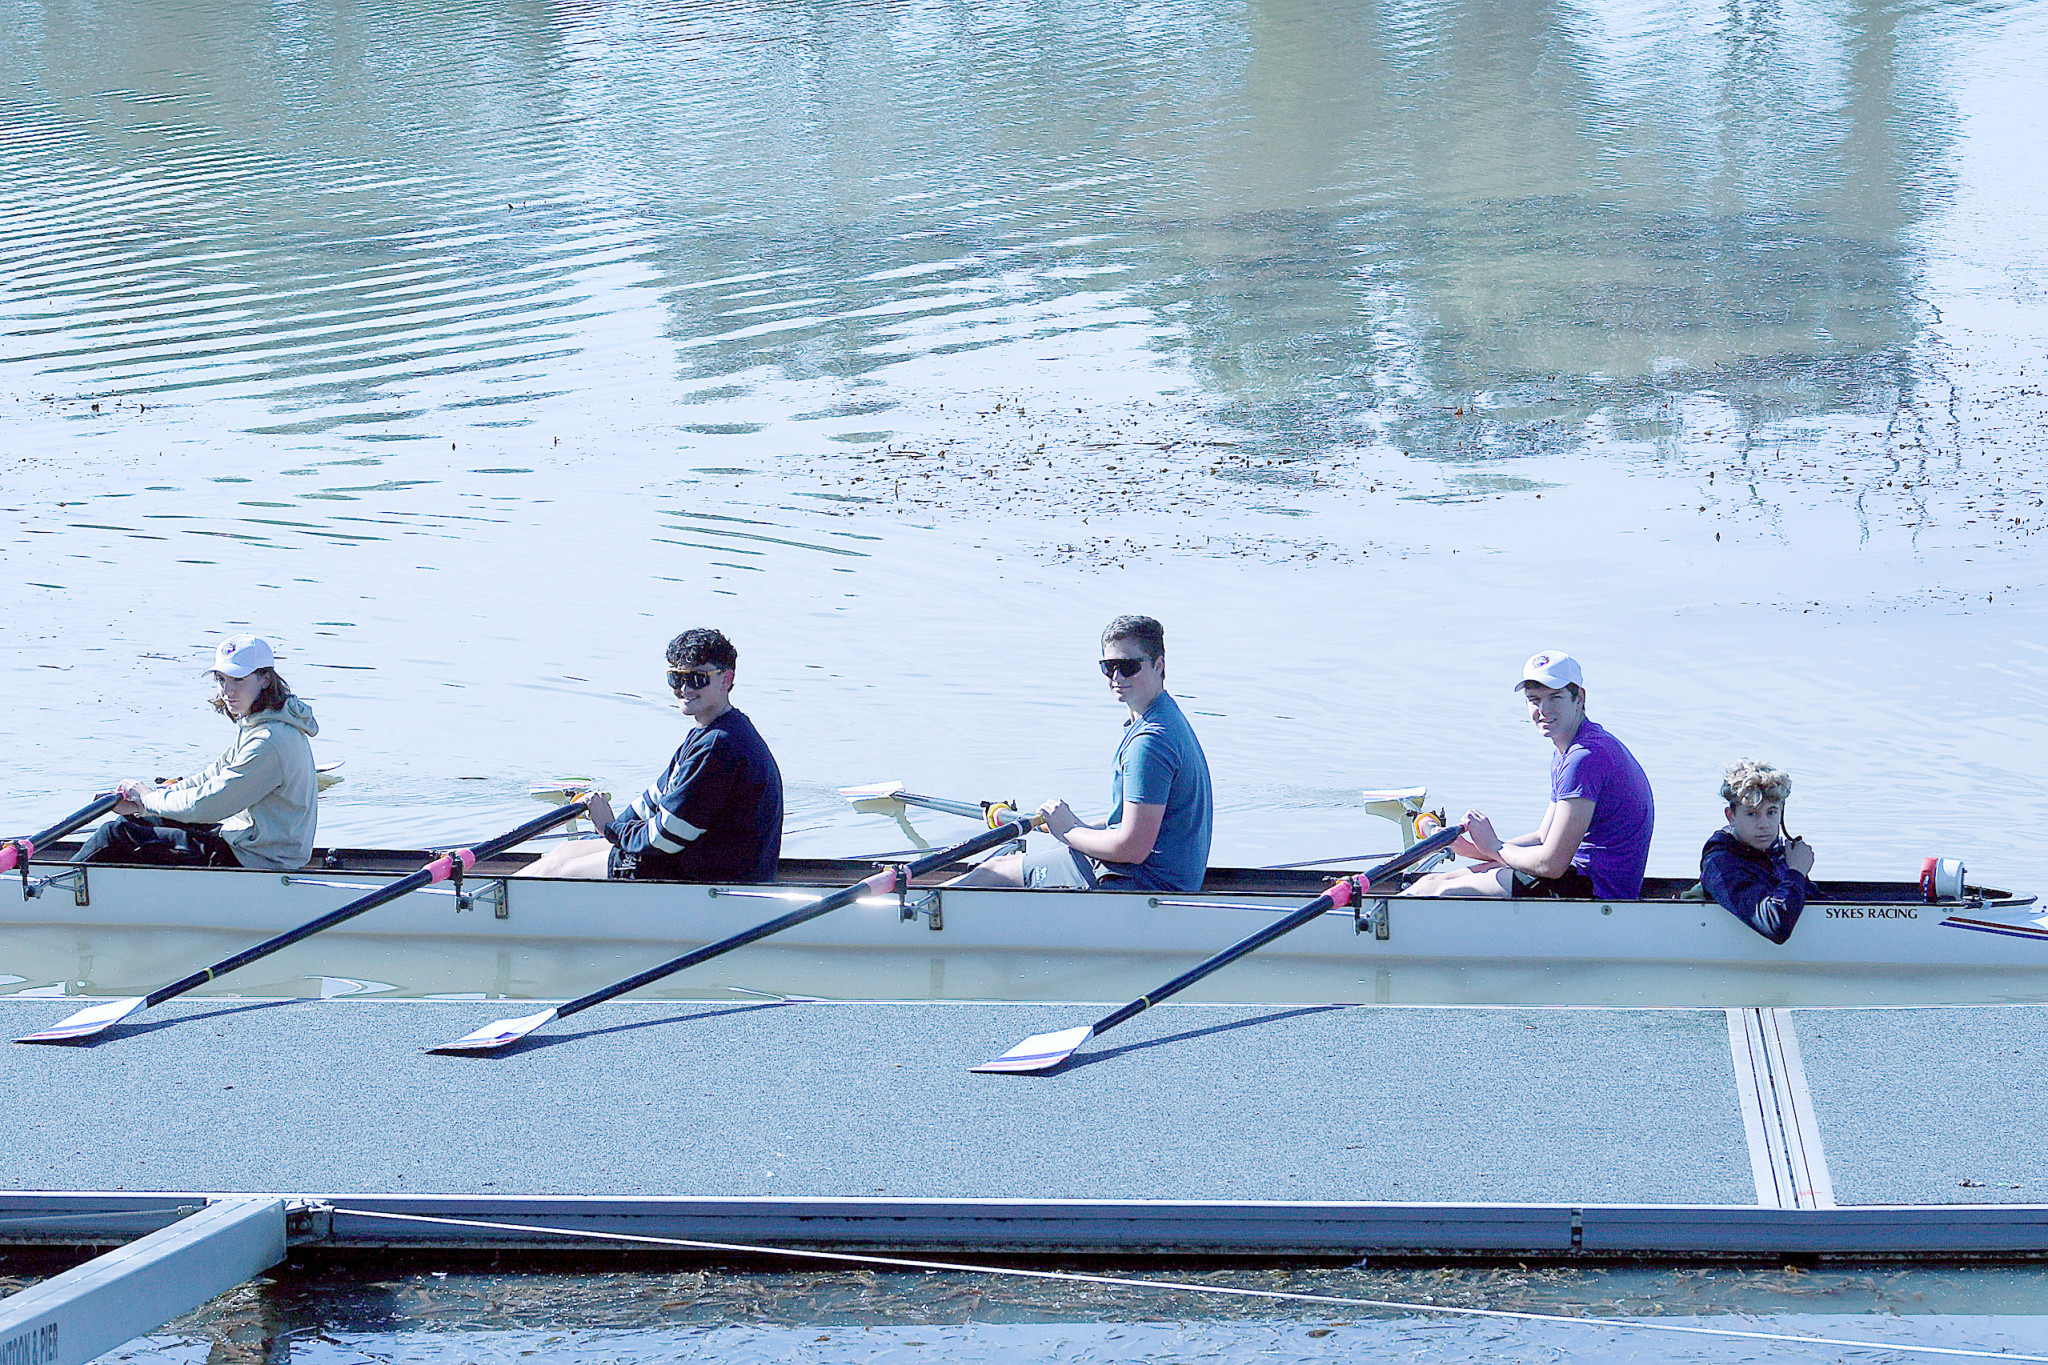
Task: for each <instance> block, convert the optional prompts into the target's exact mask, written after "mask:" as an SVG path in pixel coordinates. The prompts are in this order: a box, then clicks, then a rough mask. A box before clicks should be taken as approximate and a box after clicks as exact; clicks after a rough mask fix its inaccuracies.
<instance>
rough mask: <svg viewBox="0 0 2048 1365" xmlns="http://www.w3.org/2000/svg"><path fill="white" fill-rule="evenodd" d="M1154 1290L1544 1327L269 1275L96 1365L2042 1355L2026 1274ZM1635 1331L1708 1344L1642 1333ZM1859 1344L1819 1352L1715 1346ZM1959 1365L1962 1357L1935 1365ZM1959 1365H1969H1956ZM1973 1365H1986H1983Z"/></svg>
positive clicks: (1205, 1301)
mask: <svg viewBox="0 0 2048 1365" xmlns="http://www.w3.org/2000/svg"><path fill="white" fill-rule="evenodd" d="M1140 1273H1141V1274H1145V1275H1146V1277H1147V1278H1152V1279H1165V1280H1181V1281H1189V1282H1194V1283H1199V1284H1208V1285H1219V1286H1233V1287H1239V1288H1250V1289H1274V1290H1281V1291H1283V1292H1292V1293H1311V1294H1330V1295H1338V1296H1346V1297H1370V1298H1379V1299H1382V1300H1385V1299H1393V1300H1397V1301H1402V1302H1408V1303H1414V1304H1420V1303H1431V1304H1440V1305H1445V1306H1455V1307H1469V1308H1486V1309H1494V1310H1503V1309H1504V1310H1508V1311H1519V1312H1534V1313H1544V1314H1556V1315H1561V1316H1565V1317H1570V1318H1575V1319H1579V1321H1575V1322H1528V1321H1514V1320H1502V1319H1486V1318H1476V1317H1469V1316H1459V1315H1457V1314H1452V1313H1446V1314H1442V1315H1430V1314H1425V1313H1421V1312H1390V1311H1387V1310H1372V1309H1363V1308H1352V1309H1349V1310H1345V1309H1342V1308H1333V1307H1330V1306H1315V1305H1306V1304H1296V1305H1287V1304H1276V1303H1274V1302H1273V1301H1272V1300H1260V1299H1247V1298H1227V1297H1215V1296H1208V1295H1199V1294H1190V1293H1185V1292H1173V1291H1166V1290H1156V1289H1131V1288H1120V1289H1109V1288H1099V1287H1095V1286H1090V1285H1085V1284H1077V1285H1070V1284H1050V1283H1044V1282H1030V1281H1021V1282H1020V1281H1016V1280H1010V1279H1005V1278H1002V1277H996V1276H963V1275H954V1274H927V1275H906V1274H874V1273H869V1272H859V1273H855V1274H848V1275H787V1274H772V1273H757V1274H751V1275H735V1274H720V1273H716V1272H704V1271H685V1272H681V1273H662V1272H655V1273H627V1274H619V1273H603V1272H599V1273H592V1274H586V1275H582V1276H575V1277H564V1276H560V1275H549V1274H475V1273H465V1272H462V1271H459V1270H458V1271H456V1272H454V1273H449V1272H445V1271H444V1272H430V1271H420V1270H414V1271H411V1272H410V1273H407V1272H399V1273H394V1274H391V1275H388V1276H385V1277H382V1278H379V1279H376V1280H371V1281H365V1280H364V1279H362V1278H360V1277H342V1276H339V1275H335V1274H333V1273H331V1272H330V1273H325V1274H321V1273H314V1274H310V1275H309V1274H305V1273H303V1272H301V1273H296V1274H291V1275H283V1276H280V1277H278V1279H276V1280H274V1281H265V1282H263V1283H262V1284H260V1285H258V1286H256V1287H253V1288H250V1289H245V1290H243V1291H240V1292H239V1293H237V1294H235V1295H233V1296H230V1297H228V1298H225V1299H222V1300H220V1301H217V1302H216V1303H215V1304H214V1305H212V1306H210V1307H209V1308H207V1309H205V1310H202V1311H201V1312H199V1313H196V1314H193V1315H191V1316H189V1317H187V1318H185V1319H183V1320H181V1321H180V1322H178V1323H176V1324H173V1325H172V1327H171V1328H170V1329H169V1330H167V1331H166V1332H164V1333H161V1334H158V1335H156V1336H153V1337H150V1338H146V1339H144V1340H141V1341H137V1342H135V1343H132V1344H131V1345H129V1346H128V1347H127V1348H125V1349H123V1350H119V1351H116V1352H114V1353H112V1354H111V1355H109V1356H107V1357H106V1359H107V1360H109V1361H116V1362H122V1363H123V1365H183V1363H184V1362H191V1363H192V1365H199V1362H202V1361H207V1360H216V1361H217V1360H219V1359H221V1358H223V1356H229V1357H232V1358H235V1359H260V1360H263V1361H266V1362H277V1363H278V1365H282V1362H285V1361H294V1362H303V1363H305V1365H341V1363H342V1362H348V1363H349V1365H356V1363H357V1362H372V1361H390V1362H412V1361H441V1360H447V1359H450V1358H454V1357H459V1358H460V1359H462V1360H467V1361H478V1362H485V1361H489V1362H495V1361H517V1360H526V1359H533V1358H536V1357H538V1358H541V1359H546V1360H552V1361H574V1362H585V1361H588V1362H592V1363H593V1365H595V1363H596V1362H613V1361H626V1360H630V1361H639V1362H649V1363H650V1365H651V1363H652V1362H658V1361H671V1360H722V1361H816V1362H820V1365H836V1363H837V1362H847V1361H873V1360H887V1361H914V1360H949V1361H952V1360H967V1361H988V1362H1011V1361H1017V1362H1024V1361H1043V1360H1086V1361H1111V1360H1116V1361H1154V1360H1156V1361H1161V1362H1169V1361H1186V1360H1191V1359H1202V1360H1216V1361H1226V1362H1229V1361H1267V1362H1271V1361H1322V1360H1360V1359H1374V1360H1377V1359H1396V1358H1398V1359H1402V1360H1417V1361H1439V1360H1440V1361H1460V1360H1474V1359H1484V1360H1489V1361H1515V1362H1539V1361H1578V1360H1600V1361H1607V1360H1613V1361H1633V1360H1651V1361H1717V1362H1718V1361H1823V1360H1825V1361H1900V1362H1904V1361H1912V1360H1928V1359H1936V1360H1938V1359H1943V1358H1944V1357H1942V1356H1940V1355H1924V1354H1918V1353H1915V1352H1913V1351H1911V1350H1903V1349H1897V1348H1899V1347H1910V1346H1916V1345H1917V1346H1922V1347H1934V1348H1937V1349H1941V1348H1946V1349H1947V1350H1951V1351H1969V1350H1976V1351H1981V1352H1984V1353H1986V1354H1987V1355H1988V1354H1992V1353H1996V1352H2019V1353H2028V1354H2036V1355H2038V1354H2039V1353H2041V1351H2042V1350H2043V1348H2044V1347H2048V1326H2044V1319H2043V1318H2042V1317H2041V1316H2039V1315H2038V1313H2036V1312H2034V1311H2032V1309H2033V1308H2034V1307H2036V1306H2037V1305H2038V1302H2039V1294H2040V1289H2041V1286H2040V1283H2039V1279H2040V1277H2039V1276H2038V1275H2037V1274H2034V1273H2033V1272H2031V1271H2027V1270H1988V1271H1987V1270H1977V1271H1945V1270H1938V1269H1937V1270H1922V1271H1913V1272H1901V1271H1897V1270H1894V1269H1889V1268H1885V1269H1878V1270H1875V1271H1867V1270H1849V1271H1837V1270H1823V1271H1817V1272H1804V1271H1799V1270H1791V1269H1786V1270H1779V1269H1776V1268H1772V1269H1767V1270H1742V1269H1730V1268H1721V1267H1716V1268H1707V1269H1680V1270H1662V1271H1657V1270H1631V1269H1622V1270H1615V1269H1590V1270H1589V1269H1563V1268H1555V1267H1538V1268H1533V1269H1532V1268H1530V1267H1526V1266H1524V1267H1511V1268H1506V1269H1466V1268H1462V1267H1450V1268H1442V1269H1429V1270H1414V1271H1402V1270H1392V1271H1370V1272H1368V1271H1360V1270H1318V1269H1286V1270H1231V1271H1220V1272H1201V1273H1195V1274H1188V1273H1185V1272H1175V1271H1168V1272H1164V1273H1156V1272H1154V1273H1147V1272H1140ZM1614 1317H1631V1318H1643V1319H1646V1320H1649V1321H1653V1322H1657V1323H1662V1324H1666V1325H1669V1326H1677V1327H1691V1328H1704V1329H1707V1332H1706V1333H1701V1334H1682V1333H1668V1332H1657V1331H1650V1332H1644V1331H1634V1330H1630V1329H1627V1328H1622V1327H1616V1326H1614V1325H1612V1324H1611V1323H1603V1322H1600V1321H1598V1319H1601V1318H1614ZM1715 1331H1720V1332H1727V1333H1731V1334H1732V1333H1752V1334H1777V1335H1790V1336H1804V1337H1829V1338H1835V1339H1838V1340H1842V1339H1846V1340H1850V1341H1863V1342H1870V1343H1873V1345H1872V1346H1871V1347H1869V1348H1857V1347H1841V1346H1815V1345H1811V1344H1804V1345H1802V1344H1798V1343H1795V1342H1787V1341H1770V1340H1756V1339H1753V1338H1748V1339H1746V1338H1744V1337H1740V1336H1734V1335H1730V1336H1721V1337H1716V1336H1714V1335H1711V1334H1710V1333H1712V1332H1715ZM1947 1358H1950V1359H1954V1358H1957V1357H1953V1356H1951V1357H1947ZM1964 1358H1967V1357H1964ZM1979 1358H1982V1357H1979Z"/></svg>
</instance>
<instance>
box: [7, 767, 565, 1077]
mask: <svg viewBox="0 0 2048 1365" xmlns="http://www.w3.org/2000/svg"><path fill="white" fill-rule="evenodd" d="M588 806H589V802H587V801H571V802H570V803H569V804H568V805H566V806H562V807H560V808H559V809H556V810H552V811H549V812H548V813H547V814H546V815H541V816H536V817H535V818H533V819H531V820H528V821H527V822H526V823H525V824H523V825H521V826H520V827H519V828H518V829H515V830H509V831H507V832H506V833H504V834H500V835H499V836H498V837H497V838H495V839H488V840H485V841H484V842H483V843H481V844H478V845H477V846H476V847H475V848H458V849H456V850H454V851H453V852H450V853H444V854H442V855H441V856H440V857H438V858H436V859H434V861H432V862H430V863H428V864H427V865H426V866H425V867H423V868H421V869H420V870H419V871H417V872H413V873H409V874H407V875H406V876H403V877H400V878H399V879H398V880H397V881H395V882H392V883H391V884H390V885H389V886H380V887H378V888H377V889H376V890H375V891H372V892H371V893H370V894H369V895H367V896H364V897H362V898H361V899H359V900H352V901H350V902H349V903H348V904H347V905H344V906H342V907H341V908H340V909H339V910H330V911H328V912H327V913H326V914H324V915H322V916H320V917H319V918H318V919H312V920H307V921H306V922H305V923H304V924H301V925H300V926H299V927H298V928H296V929H287V930H285V931H284V932H283V933H281V934H279V935H277V937H275V938H267V939H265V940H263V942H261V943H259V944H257V945H256V946H255V947H253V948H244V949H243V950H242V951H241V952H239V953H236V954H235V955H234V956H233V957H226V958H222V959H221V960H220V961H219V962H216V963H214V964H213V965H212V966H211V967H202V968H200V969H199V970H198V971H196V972H194V973H192V975H190V976H188V977H186V978H185V979H184V980H182V981H173V982H172V983H171V984H170V985H168V986H160V987H158V988H157V989H156V990H153V991H151V992H150V993H149V994H148V995H138V996H133V997H131V998H129V999H127V1000H110V1001H108V1002H107V1003H106V1004H104V1005H92V1006H90V1007H88V1008H86V1009H82V1010H80V1011H79V1012H78V1013H76V1014H74V1015H72V1016H71V1017H70V1018H69V1019H66V1020H65V1021H64V1022H63V1023H61V1024H59V1025H57V1026H56V1027H55V1028H47V1029H44V1030H43V1031H42V1032H41V1033H31V1034H29V1035H28V1036H27V1037H26V1038H17V1039H15V1040H14V1041H15V1042H17V1043H68V1042H72V1041H74V1040H76V1039H79V1038H90V1037H92V1036H93V1035H94V1034H96V1033H99V1032H101V1031H102V1030H104V1029H107V1028H111V1027H112V1026H113V1025H115V1024H118V1023H120V1022H121V1021H122V1020H123V1019H126V1018H127V1017H128V1016H129V1015H131V1014H134V1013H135V1012H136V1011H137V1010H146V1009H149V1008H152V1007H153V1006H156V1005H161V1004H163V1002H164V1001H166V1000H170V999H172V998H174V997H176V996H180V995H183V994H184V993H185V992H186V991H189V990H193V989H196V988H197V987H200V986H204V985H205V984H206V983H207V982H209V981H211V980H213V979H214V978H215V977H219V976H225V975H227V974H228V973H229V972H231V971H233V970H235V968H237V967H246V966H248V965H249V964H250V963H251V962H254V961H256V959H258V958H260V957H268V956H270V955H271V954H272V953H274V952H276V951H277V950H278V949H280V948H289V947H290V946H291V945H292V944H294V943H297V942H298V941H299V940H300V939H302V938H306V937H308V936H310V935H313V934H317V933H319V932H320V931H321V930H322V929H331V928H333V927H334V926H335V925H337V924H340V923H341V922H342V921H343V920H351V919H354V918H355V917H356V916H357V915H360V914H362V913H363V912H364V911H365V910H374V909H376V908H377V907H378V906H380V905H383V904H384V903H385V902H387V901H395V900H397V899H398V898H399V897H400V896H403V895H405V894H407V893H408V892H411V891H417V890H418V889H419V888H420V887H423V886H427V885H430V884H432V883H434V882H443V881H447V880H448V878H449V877H451V876H457V877H459V876H460V875H461V873H459V872H457V871H456V864H457V863H460V864H461V865H462V872H467V871H469V870H470V869H471V868H473V867H475V866H476V865H477V863H479V862H480V861H482V860H483V859H485V858H490V857H493V856H495V855H497V854H500V853H503V852H504V851H505V850H506V849H508V848H511V847H513V846H515V845H517V844H523V843H525V842H526V841H527V840H528V839H531V838H532V837H533V836H534V835H536V834H538V833H540V832H541V831H542V830H544V829H547V828H549V827H551V826H553V825H559V824H561V823H562V822H563V821H564V820H571V819H574V818H575V817H576V816H578V815H581V814H582V813H583V812H584V811H585V810H586V809H587V808H588Z"/></svg>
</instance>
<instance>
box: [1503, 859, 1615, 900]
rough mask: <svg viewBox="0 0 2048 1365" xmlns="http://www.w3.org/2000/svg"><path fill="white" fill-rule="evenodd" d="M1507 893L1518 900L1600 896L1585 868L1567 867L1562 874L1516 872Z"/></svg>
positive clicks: (1578, 898) (1584, 898) (1582, 898)
mask: <svg viewBox="0 0 2048 1365" xmlns="http://www.w3.org/2000/svg"><path fill="white" fill-rule="evenodd" d="M1508 894H1509V895H1510V896H1511V897H1513V898H1514V899H1515V900H1518V901H1596V900H1599V899H1600V897H1599V896H1598V895H1597V894H1595V893H1594V891H1593V879H1592V878H1591V877H1588V876H1587V875H1586V873H1585V869H1583V868H1580V867H1568V868H1566V869H1565V870H1564V874H1563V875H1562V876H1557V877H1532V876H1530V875H1529V874H1528V873H1526V872H1517V873H1516V874H1515V879H1514V882H1513V883H1512V885H1511V886H1510V887H1509V890H1508Z"/></svg>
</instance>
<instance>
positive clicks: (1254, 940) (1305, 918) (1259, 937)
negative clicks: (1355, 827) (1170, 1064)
mask: <svg viewBox="0 0 2048 1365" xmlns="http://www.w3.org/2000/svg"><path fill="white" fill-rule="evenodd" d="M1464 832H1465V827H1464V826H1463V825H1453V826H1452V827H1451V828H1449V829H1442V830H1438V831H1437V832H1436V833H1435V834H1432V835H1430V836H1429V837H1428V838H1427V839H1424V840H1423V841H1422V842H1421V843H1419V844H1416V845H1415V846H1414V847H1412V848H1407V849H1403V850H1402V851H1401V853H1400V854H1399V855H1397V856H1396V857H1393V858H1389V859H1388V860H1387V861H1386V862H1383V863H1381V864H1380V865H1379V866H1378V867H1376V868H1374V869H1373V870H1372V871H1370V872H1365V873H1361V874H1359V875H1358V876H1356V877H1346V878H1345V879H1344V880H1343V881H1340V882H1338V883H1337V884H1336V885H1335V886H1333V887H1331V888H1330V889H1329V890H1328V891H1325V892H1324V893H1323V894H1322V895H1320V896H1317V897H1316V898H1315V899H1314V900H1312V901H1310V902H1309V903H1308V904H1307V905H1304V906H1302V907H1301V909H1299V910H1296V911H1295V912H1294V913H1293V914H1290V915H1285V916H1282V917H1281V918H1280V919H1277V920H1275V921H1273V923H1271V924H1269V925H1267V926H1266V927H1265V928H1263V929H1261V930H1259V931H1258V932H1256V933H1251V934H1246V935H1245V936H1244V937H1243V938H1241V939H1239V940H1238V941H1237V942H1235V943H1233V944H1231V945H1230V946H1229V947H1228V948H1225V949H1224V950H1223V951H1222V952H1220V953H1218V954H1216V956H1214V957H1212V958H1210V959H1209V960H1208V961H1207V962H1204V963H1202V964H1200V965H1199V966H1195V967H1190V968H1189V969H1188V970H1186V971H1184V972H1182V973H1181V974H1180V975H1179V976H1176V977H1175V978H1174V979H1173V980H1171V981H1169V982H1167V983H1166V984H1165V985H1164V986H1161V987H1160V988H1159V989H1158V990H1156V991H1152V992H1150V993H1148V994H1145V995H1141V996H1139V997H1138V998H1137V999H1136V1000H1133V1001H1132V1002H1131V1003H1130V1004H1128V1005H1125V1006H1124V1007H1123V1008H1122V1009H1120V1010H1118V1011H1117V1012H1116V1013H1114V1014H1109V1015H1104V1016H1103V1017H1102V1018H1101V1019H1099V1020H1097V1021H1096V1023H1095V1027H1094V1029H1093V1032H1094V1033H1098V1034H1099V1033H1103V1032H1106V1031H1107V1030H1109V1029H1113V1028H1115V1027H1116V1026H1117V1025H1118V1024H1121V1023H1123V1022H1124V1021H1125V1020H1126V1019H1129V1018H1131V1017H1133V1016H1135V1015H1139V1014H1143V1013H1144V1012H1145V1011H1146V1010H1148V1009H1151V1008H1152V1007H1153V1006H1154V1005H1156V1004H1158V1003H1159V1002H1160V1001H1162V1000H1164V999H1166V998H1167V997H1168V996H1173V995H1179V994H1180V993H1181V992H1182V991H1184V990H1186V989H1187V988H1188V987H1190V986H1192V985H1194V984H1195V983H1196V982H1197V981H1200V980H1201V979H1202V978H1203V977H1205V976H1207V975H1209V973H1211V972H1215V971H1221V970H1222V969H1223V968H1225V967H1228V966H1229V965H1230V964H1231V963H1233V962H1235V961H1237V960H1238V959H1239V958H1241V957H1243V956H1244V955H1245V954H1247V953H1255V952H1257V951H1258V950H1259V949H1261V948H1263V947H1265V946H1266V945H1267V944H1268V943H1271V942H1272V941H1273V940H1274V939H1276V938H1279V937H1280V936H1281V935H1282V934H1291V933H1293V932H1294V931H1295V930H1296V929H1299V928H1300V927H1301V926H1302V925H1304V924H1307V923H1308V922H1309V921H1310V920H1312V919H1314V918H1316V917H1317V916H1318V915H1321V914H1324V913H1326V912H1327V911H1330V910H1341V909H1343V908H1344V907H1345V906H1347V905H1349V904H1351V902H1352V901H1353V900H1354V899H1356V900H1364V899H1365V898H1366V897H1367V896H1368V895H1370V894H1371V893H1372V884H1373V883H1374V882H1378V881H1385V880H1386V879H1387V878H1389V877H1391V876H1393V875H1394V874H1395V873H1397V872H1399V871H1401V869H1403V868H1405V867H1412V866H1414V865H1415V864H1416V863H1418V862H1421V861H1422V860H1423V859H1424V858H1427V857H1429V856H1430V855H1431V854H1433V853H1435V852H1437V851H1438V850H1439V849H1445V848H1449V847H1450V846H1451V845H1452V844H1453V843H1454V842H1456V840H1457V838H1458V836H1459V835H1461V834H1463V833H1464Z"/></svg>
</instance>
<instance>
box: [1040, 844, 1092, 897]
mask: <svg viewBox="0 0 2048 1365" xmlns="http://www.w3.org/2000/svg"><path fill="white" fill-rule="evenodd" d="M1096 881H1097V876H1096V871H1095V860H1094V859H1092V858H1090V857H1088V856H1087V855H1086V854H1084V853H1076V852H1075V851H1074V850H1073V849H1071V848H1068V847H1067V846H1066V845H1065V844H1062V843H1060V842H1058V841H1057V840H1055V841H1054V842H1052V843H1051V844H1048V845H1046V846H1044V847H1042V848H1038V849H1035V850H1034V849H1026V850H1025V852H1024V885H1026V886H1029V887H1034V888H1038V889H1041V890H1046V889H1052V888H1059V889H1062V890H1069V891H1093V890H1094V889H1095V884H1096Z"/></svg>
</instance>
